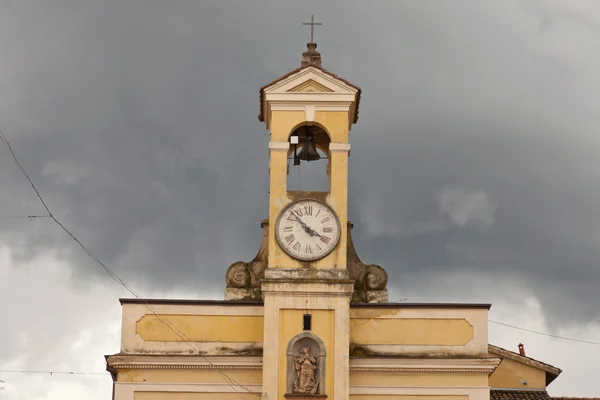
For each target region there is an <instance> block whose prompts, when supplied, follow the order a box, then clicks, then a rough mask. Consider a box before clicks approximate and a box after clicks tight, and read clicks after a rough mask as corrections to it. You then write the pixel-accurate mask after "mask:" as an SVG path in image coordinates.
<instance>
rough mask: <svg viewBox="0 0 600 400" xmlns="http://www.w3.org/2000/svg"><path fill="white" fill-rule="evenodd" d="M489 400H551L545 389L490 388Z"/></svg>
mask: <svg viewBox="0 0 600 400" xmlns="http://www.w3.org/2000/svg"><path fill="white" fill-rule="evenodd" d="M490 400H552V397H550V395H549V394H548V392H546V391H545V390H502V389H492V390H490Z"/></svg>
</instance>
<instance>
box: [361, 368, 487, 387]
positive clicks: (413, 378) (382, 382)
mask: <svg viewBox="0 0 600 400" xmlns="http://www.w3.org/2000/svg"><path fill="white" fill-rule="evenodd" d="M487 384H488V376H487V374H485V373H479V374H478V373H449V372H443V373H442V372H415V373H413V372H351V373H350V385H351V386H363V385H364V386H371V385H375V386H396V387H421V386H487Z"/></svg>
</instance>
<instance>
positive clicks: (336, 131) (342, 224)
mask: <svg viewBox="0 0 600 400" xmlns="http://www.w3.org/2000/svg"><path fill="white" fill-rule="evenodd" d="M302 60H303V62H302V64H303V65H302V66H301V67H300V68H298V69H296V70H294V71H292V72H291V73H288V74H286V75H285V76H283V77H281V78H279V79H277V80H275V81H273V82H271V83H270V84H268V85H266V86H264V87H263V88H262V89H261V114H260V116H259V118H260V120H261V121H263V122H264V123H265V124H266V126H267V129H268V130H269V132H270V141H269V156H270V163H269V173H270V192H269V205H270V206H269V235H268V236H269V256H268V257H269V259H268V266H269V268H281V269H304V268H314V269H337V270H340V271H341V270H345V269H346V253H347V226H348V156H349V155H350V143H349V141H348V133H349V131H350V128H351V126H352V124H354V123H355V122H356V120H357V112H358V103H359V100H360V89H359V88H358V87H357V86H355V85H353V84H351V83H350V82H348V81H346V80H343V79H341V78H340V77H338V76H335V75H333V74H331V73H329V72H327V71H325V70H324V69H323V68H322V67H320V61H321V57H320V55H319V53H318V52H317V51H316V43H309V44H308V51H306V52H305V53H304V54H303V57H302ZM318 150H320V151H321V152H322V153H323V154H324V155H325V157H326V158H327V162H328V164H327V175H328V178H329V190H328V191H327V192H307V191H290V190H288V188H287V186H286V181H287V174H288V173H290V170H292V169H293V168H299V167H301V166H302V164H304V163H307V162H310V161H311V160H312V159H313V158H314V157H319V155H318ZM297 164H299V165H297ZM308 199H312V200H317V201H318V203H322V204H323V206H324V207H322V208H319V207H318V206H316V204H317V203H315V202H313V203H308V202H307V201H305V200H308ZM292 203H296V204H297V206H296V207H294V206H292V207H288V206H289V205H290V204H292ZM311 206H312V209H311V208H310V207H311ZM286 211H287V214H286ZM325 211H327V212H325ZM282 213H283V214H282ZM307 213H310V215H307ZM317 213H318V214H319V215H317ZM296 217H298V219H299V220H296ZM319 217H322V218H320V219H319ZM328 217H329V218H330V219H329V220H326V219H327V218H328ZM282 219H283V221H285V223H283V221H282ZM334 219H337V221H335V222H336V224H333V225H330V224H328V222H330V221H331V222H334V221H333V220H334ZM324 220H326V221H325V222H323V223H321V222H322V221H324ZM303 223H306V224H307V225H306V226H305V227H303V226H302V225H301V224H303ZM299 224H300V225H299ZM283 225H285V226H283ZM298 228H299V229H298ZM304 228H307V229H309V231H308V234H306V233H307V232H303V231H304V230H305V229H304ZM323 230H325V231H323ZM312 232H315V233H314V234H313V233H312ZM285 233H289V234H287V235H285ZM294 233H295V234H294ZM330 233H331V234H330ZM311 234H312V236H311ZM317 235H320V236H317ZM286 238H287V239H286ZM288 242H289V243H288ZM334 242H336V243H334ZM294 248H295V249H294ZM325 252H327V254H324V255H323V253H325ZM311 254H314V257H311ZM319 255H322V257H318V258H317V256H319Z"/></svg>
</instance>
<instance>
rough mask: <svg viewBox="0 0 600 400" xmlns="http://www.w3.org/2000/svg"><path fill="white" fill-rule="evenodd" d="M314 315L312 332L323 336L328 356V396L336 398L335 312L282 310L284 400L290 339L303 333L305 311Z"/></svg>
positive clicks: (280, 388) (281, 383)
mask: <svg viewBox="0 0 600 400" xmlns="http://www.w3.org/2000/svg"><path fill="white" fill-rule="evenodd" d="M307 312H308V313H309V314H311V315H312V328H313V329H312V331H311V332H312V333H313V334H315V335H316V336H318V337H319V338H321V340H322V341H323V344H324V345H325V349H326V350H327V358H326V364H325V390H326V392H327V397H328V398H330V399H333V398H334V392H333V371H334V369H333V368H334V364H333V361H334V359H335V353H334V345H333V340H334V325H333V324H334V319H333V317H334V314H333V310H289V309H283V310H280V319H279V321H280V325H279V382H278V392H279V399H280V400H284V399H285V397H284V394H285V392H286V384H287V382H286V379H287V376H286V374H287V357H286V351H287V347H288V344H289V342H290V340H291V339H292V338H293V337H294V336H296V335H297V334H299V333H302V332H303V331H302V316H303V315H304V314H305V313H307Z"/></svg>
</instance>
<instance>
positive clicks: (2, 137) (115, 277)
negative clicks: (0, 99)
mask: <svg viewBox="0 0 600 400" xmlns="http://www.w3.org/2000/svg"><path fill="white" fill-rule="evenodd" d="M0 140H2V141H3V142H4V143H5V144H6V145H7V146H8V149H9V151H10V154H11V155H12V158H13V159H14V161H15V163H16V164H17V166H18V167H19V169H20V170H21V172H22V173H23V175H25V178H27V180H28V181H29V184H30V185H31V187H32V188H33V191H34V192H35V194H36V195H37V197H38V199H39V200H40V202H41V203H42V205H43V206H44V208H45V209H46V212H47V214H48V217H49V218H52V220H53V221H54V222H55V223H56V224H57V225H58V226H60V228H61V229H62V230H63V231H64V232H65V233H66V234H67V235H69V236H70V237H71V238H72V239H73V240H74V241H75V242H76V243H77V244H78V245H79V247H81V249H82V250H83V251H84V252H85V253H86V254H87V255H88V256H89V257H90V258H91V259H92V260H93V261H94V262H95V263H96V264H98V265H100V266H101V267H102V269H104V271H105V272H106V273H107V274H108V276H110V277H111V279H113V280H114V281H115V282H117V283H119V284H120V285H121V286H123V287H124V288H125V289H127V291H128V292H129V293H131V294H132V295H133V296H135V297H136V298H137V299H138V300H139V301H140V302H142V303H143V304H144V305H145V307H146V308H147V309H148V310H150V311H151V312H152V313H153V314H154V316H155V317H156V318H157V319H158V320H159V321H160V322H161V323H162V324H163V325H165V326H166V327H167V328H169V329H170V330H171V331H172V332H173V333H174V334H175V335H177V336H178V337H179V338H180V339H181V340H182V341H183V342H184V343H185V344H186V345H188V346H189V347H190V348H191V349H192V350H193V351H194V352H195V353H197V354H198V355H199V356H200V357H201V358H202V359H204V360H205V361H206V362H207V363H208V364H209V365H210V366H211V368H213V369H214V370H215V371H217V372H218V373H219V375H221V377H222V378H223V380H224V381H225V382H227V384H228V385H229V386H230V387H231V388H232V389H233V391H234V392H235V393H236V394H237V395H238V397H239V398H240V399H241V400H244V398H243V397H242V396H241V395H240V393H239V392H238V391H237V390H236V388H235V386H234V385H236V386H239V387H240V388H242V389H244V390H246V391H247V392H249V393H252V394H253V395H256V396H260V395H259V394H255V393H253V392H252V391H251V390H250V389H248V388H247V387H245V386H243V385H241V384H240V383H238V382H236V381H235V380H234V379H232V378H230V377H229V376H228V375H227V374H225V373H224V372H223V371H221V370H220V369H219V368H218V367H217V366H216V365H214V364H213V363H212V362H211V361H210V360H209V359H208V358H206V357H204V356H203V355H202V354H201V352H200V350H198V349H197V348H196V347H194V346H193V345H192V344H191V343H190V342H189V339H187V338H186V336H185V334H184V333H183V332H181V331H180V330H179V329H177V327H175V326H174V325H173V324H171V323H170V322H169V321H168V320H166V319H164V318H162V317H161V316H160V315H159V314H158V312H157V311H156V309H154V307H152V306H151V305H150V304H149V303H148V302H147V301H146V300H144V299H143V298H142V297H141V296H140V295H139V294H138V293H137V292H136V291H135V290H133V288H132V287H131V286H129V285H128V284H127V283H125V281H123V279H121V278H120V277H119V276H118V275H117V274H116V273H114V272H113V271H112V270H111V269H110V268H108V267H107V266H106V265H105V264H104V263H103V262H102V261H100V259H99V258H98V257H96V256H95V255H94V254H93V253H92V252H91V250H89V249H88V248H87V247H86V246H85V245H84V244H83V243H82V242H81V241H80V240H79V239H78V238H77V237H76V236H75V235H74V234H73V233H71V232H70V231H69V230H68V229H67V228H66V227H65V226H64V225H63V224H62V223H61V222H60V221H59V220H58V219H57V218H56V217H55V216H54V214H53V213H52V211H50V208H49V207H48V205H47V204H46V202H45V201H44V199H43V197H42V195H41V194H40V192H39V191H38V190H37V188H36V187H35V184H34V183H33V181H32V180H31V178H30V177H29V174H27V172H26V171H25V168H24V167H23V165H22V164H21V162H20V161H19V159H18V157H17V155H16V154H15V152H14V151H13V148H12V146H11V145H10V142H9V141H8V139H7V138H6V136H5V135H4V132H2V130H1V129H0Z"/></svg>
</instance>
